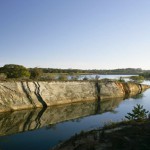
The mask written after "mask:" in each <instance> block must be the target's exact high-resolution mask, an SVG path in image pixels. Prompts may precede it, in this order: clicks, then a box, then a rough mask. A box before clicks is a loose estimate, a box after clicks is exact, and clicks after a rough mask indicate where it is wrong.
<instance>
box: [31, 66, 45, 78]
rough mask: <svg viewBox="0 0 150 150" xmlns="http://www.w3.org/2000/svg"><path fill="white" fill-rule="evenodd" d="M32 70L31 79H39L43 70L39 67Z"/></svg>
mask: <svg viewBox="0 0 150 150" xmlns="http://www.w3.org/2000/svg"><path fill="white" fill-rule="evenodd" d="M30 72H31V76H30V78H31V79H38V78H39V77H41V75H42V74H43V70H42V69H41V68H37V67H36V68H33V69H31V70H30Z"/></svg>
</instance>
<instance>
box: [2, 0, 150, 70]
mask: <svg viewBox="0 0 150 150" xmlns="http://www.w3.org/2000/svg"><path fill="white" fill-rule="evenodd" d="M149 58H150V0H0V66H3V65H5V64H20V65H24V66H25V67H45V68H66V69H67V68H78V69H116V68H142V69H150V61H149Z"/></svg>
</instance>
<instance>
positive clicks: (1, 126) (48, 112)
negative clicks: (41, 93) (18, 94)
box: [0, 98, 123, 136]
mask: <svg viewBox="0 0 150 150" xmlns="http://www.w3.org/2000/svg"><path fill="white" fill-rule="evenodd" d="M122 100H123V99H122V98H118V99H109V100H106V101H103V102H101V103H100V104H99V101H90V102H82V103H81V102H80V103H73V104H67V105H60V106H53V107H47V108H43V109H39V108H38V109H31V110H22V111H14V112H7V113H0V136H3V135H10V134H15V133H19V132H25V131H30V130H35V129H39V128H42V127H44V126H49V127H50V126H51V127H53V126H54V124H56V123H59V122H64V121H68V120H72V119H79V118H81V117H85V116H89V115H94V114H100V113H104V112H107V111H112V110H113V109H115V108H116V107H117V106H118V105H119V103H120V102H121V101H122Z"/></svg>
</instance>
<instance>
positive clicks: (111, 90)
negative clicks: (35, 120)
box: [0, 81, 149, 112]
mask: <svg viewBox="0 0 150 150" xmlns="http://www.w3.org/2000/svg"><path fill="white" fill-rule="evenodd" d="M148 88H149V86H147V85H141V84H135V83H121V82H117V81H108V82H97V83H96V82H90V81H71V82H70V81H67V82H58V81H57V82H0V112H4V111H11V110H21V109H29V108H37V107H47V106H52V105H59V104H66V103H74V102H80V101H89V100H98V99H100V100H101V101H103V100H105V99H108V98H117V97H126V96H132V95H136V94H138V93H141V92H143V91H144V90H146V89H148Z"/></svg>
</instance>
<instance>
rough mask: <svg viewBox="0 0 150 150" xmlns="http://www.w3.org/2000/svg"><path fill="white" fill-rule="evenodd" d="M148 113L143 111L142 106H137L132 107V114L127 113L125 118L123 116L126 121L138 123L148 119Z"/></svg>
mask: <svg viewBox="0 0 150 150" xmlns="http://www.w3.org/2000/svg"><path fill="white" fill-rule="evenodd" d="M148 113H149V111H147V110H146V109H144V108H143V106H141V105H140V104H137V105H136V106H134V108H133V110H132V113H127V116H125V118H127V119H128V120H135V121H139V120H143V119H146V118H148V115H147V114H148Z"/></svg>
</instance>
